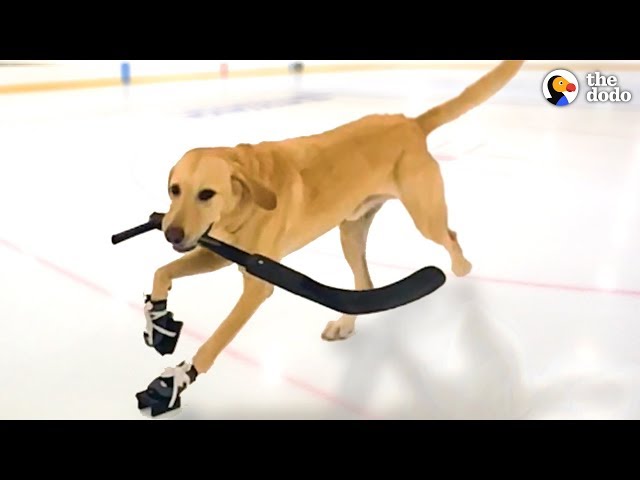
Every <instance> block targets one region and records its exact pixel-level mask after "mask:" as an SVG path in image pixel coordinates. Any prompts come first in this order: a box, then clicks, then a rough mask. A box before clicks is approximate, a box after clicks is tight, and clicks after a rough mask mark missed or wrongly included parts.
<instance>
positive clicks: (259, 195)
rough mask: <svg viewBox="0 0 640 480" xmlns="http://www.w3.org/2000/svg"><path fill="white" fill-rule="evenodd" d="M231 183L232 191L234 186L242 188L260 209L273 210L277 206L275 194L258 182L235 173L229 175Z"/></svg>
mask: <svg viewBox="0 0 640 480" xmlns="http://www.w3.org/2000/svg"><path fill="white" fill-rule="evenodd" d="M231 182H232V183H233V184H234V189H235V188H237V187H236V186H238V187H240V188H244V189H245V190H246V191H247V192H248V193H249V195H250V196H251V198H252V199H253V201H254V202H255V204H256V205H258V206H259V207H260V208H264V209H265V210H273V209H274V208H276V206H277V205H278V199H277V197H276V194H275V193H273V191H271V190H270V189H269V188H267V187H266V186H264V185H263V184H262V183H261V182H259V181H256V180H254V179H252V178H250V177H248V176H246V175H244V174H242V173H240V172H237V171H236V172H234V173H233V174H232V175H231Z"/></svg>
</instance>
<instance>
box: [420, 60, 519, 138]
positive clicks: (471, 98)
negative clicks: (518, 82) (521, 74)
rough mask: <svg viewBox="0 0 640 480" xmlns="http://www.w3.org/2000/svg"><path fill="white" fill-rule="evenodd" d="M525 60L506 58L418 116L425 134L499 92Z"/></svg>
mask: <svg viewBox="0 0 640 480" xmlns="http://www.w3.org/2000/svg"><path fill="white" fill-rule="evenodd" d="M523 63H524V61H523V60H505V61H503V62H501V63H500V64H499V65H498V66H497V67H495V68H494V69H493V70H491V71H490V72H488V73H487V74H485V75H484V76H483V77H482V78H480V79H479V80H477V81H476V82H474V83H472V84H471V85H469V86H468V87H467V88H465V89H464V91H463V92H462V93H461V94H460V95H458V96H457V97H455V98H452V99H451V100H449V101H446V102H444V103H441V104H440V105H438V106H436V107H433V108H431V109H430V110H428V111H426V112H425V113H423V114H422V115H420V116H419V117H417V118H416V120H417V122H418V125H420V127H421V128H422V130H423V131H424V133H425V135H428V134H429V133H431V132H432V131H434V130H435V129H436V128H438V127H440V126H442V125H444V124H445V123H449V122H451V121H453V120H455V119H456V118H458V117H460V116H461V115H463V114H465V113H467V112H468V111H469V110H471V109H473V108H475V107H477V106H478V105H480V104H482V103H484V102H486V101H487V100H489V98H491V97H492V96H493V95H495V94H496V93H498V92H499V91H500V90H501V89H502V88H503V87H504V86H505V85H506V84H507V83H509V80H511V79H512V78H513V77H515V75H516V73H518V71H519V70H520V67H522V64H523Z"/></svg>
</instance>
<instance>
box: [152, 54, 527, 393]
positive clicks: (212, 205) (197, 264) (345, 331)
mask: <svg viewBox="0 0 640 480" xmlns="http://www.w3.org/2000/svg"><path fill="white" fill-rule="evenodd" d="M522 64H523V61H504V62H501V63H500V64H499V65H497V66H496V67H495V68H494V69H493V70H491V71H490V72H488V73H487V74H485V75H484V76H483V77H482V78H480V79H479V80H477V81H476V82H475V83H473V84H472V85H470V86H469V87H467V88H466V89H465V90H464V91H463V92H462V93H461V94H460V95H458V96H457V97H455V98H453V99H451V100H449V101H447V102H445V103H443V104H441V105H438V106H436V107H434V108H431V109H430V110H428V111H427V112H425V113H423V114H422V115H420V116H418V117H417V118H407V117H405V116H404V115H371V116H367V117H364V118H362V119H360V120H357V121H354V122H351V123H348V124H346V125H343V126H340V127H338V128H336V129H334V130H330V131H327V132H324V133H320V134H317V135H312V136H307V137H300V138H293V139H288V140H283V141H271V142H263V143H259V144H256V145H247V144H241V145H238V146H236V147H220V148H197V149H194V150H190V151H188V152H187V153H185V155H184V156H183V157H182V158H181V159H180V160H179V161H178V162H177V164H176V165H175V166H174V167H173V168H172V169H171V172H170V174H169V182H168V189H169V195H170V198H171V207H170V209H169V211H168V212H167V214H166V215H165V216H164V219H163V223H162V230H163V232H164V235H165V237H166V239H167V241H169V242H170V243H171V244H172V245H173V248H174V249H175V250H177V251H178V252H184V253H186V254H185V255H184V256H182V257H181V258H180V259H178V260H176V261H173V262H171V263H169V264H167V265H165V266H163V267H161V268H159V269H158V270H157V272H156V273H155V276H154V279H153V291H152V293H151V295H150V296H149V297H148V298H147V307H148V308H147V311H148V312H153V313H155V315H151V313H148V315H151V318H149V316H148V321H149V320H153V319H155V318H158V317H160V316H161V315H165V314H166V299H167V296H168V293H169V290H170V288H171V282H172V281H173V280H175V279H177V278H181V277H186V276H189V275H197V274H202V273H207V272H213V271H215V270H218V269H220V268H223V267H225V266H227V265H229V262H228V261H227V260H225V259H223V258H221V257H219V256H217V255H216V254H214V253H212V252H210V251H208V250H206V249H204V248H201V247H198V246H196V245H197V241H198V239H199V238H200V237H201V236H202V235H203V234H204V233H206V232H210V235H211V236H213V237H215V238H218V239H220V240H222V241H224V242H227V243H230V244H232V245H235V246H237V247H239V248H242V249H243V250H246V251H248V252H250V253H259V254H262V255H265V256H267V257H270V258H272V259H274V260H276V261H279V260H281V259H282V258H283V257H285V256H286V255H288V254H290V253H292V252H294V251H296V250H298V249H300V248H301V247H303V246H305V245H307V244H308V243H309V242H311V241H313V240H315V239H317V238H318V237H320V236H321V235H323V234H325V233H327V232H328V231H330V230H331V229H333V228H335V227H339V229H340V240H341V243H342V250H343V252H344V256H345V259H346V261H347V263H348V264H349V266H350V267H351V270H352V271H353V276H354V279H355V288H356V289H358V290H361V289H369V288H373V285H372V283H371V278H370V276H369V272H368V269H367V263H366V260H365V247H366V241H367V233H368V230H369V227H370V225H371V222H372V220H373V218H374V216H375V215H376V213H377V212H378V210H380V208H381V206H382V204H383V203H384V202H385V201H387V200H389V199H399V200H400V201H401V202H402V204H403V205H404V207H405V208H406V209H407V211H408V212H409V214H410V215H411V218H412V219H413V222H414V223H415V226H416V228H417V229H418V230H419V231H420V232H421V233H422V235H424V236H425V237H426V238H428V239H429V240H432V241H434V242H436V243H438V244H440V245H442V246H443V247H444V248H445V249H446V250H447V252H448V253H449V255H450V257H451V269H452V271H453V273H454V274H455V275H457V276H463V275H466V274H468V273H469V271H470V270H471V263H469V261H468V260H467V259H466V258H465V257H464V255H463V253H462V249H461V248H460V244H459V243H458V239H457V237H456V233H455V232H454V231H452V230H451V229H450V228H449V225H448V222H447V206H446V202H445V197H444V186H443V180H442V176H441V174H440V168H439V166H438V163H437V161H436V160H435V159H434V158H433V157H432V156H431V154H430V153H429V151H428V149H427V145H426V137H427V136H428V135H429V133H430V132H432V131H433V130H434V129H436V128H438V127H439V126H441V125H443V124H445V123H447V122H451V121H453V120H455V119H456V118H458V117H460V116H461V115H462V114H464V113H465V112H467V111H469V110H470V109H472V108H474V107H476V106H478V105H480V104H481V103H483V102H485V101H486V100H488V99H489V98H490V97H491V96H493V95H494V94H495V93H497V92H498V91H499V90H500V89H502V88H503V87H504V86H505V85H506V84H507V83H508V82H509V81H510V80H511V79H512V78H513V77H514V76H515V75H516V73H517V72H518V71H519V70H520V68H521V66H522ZM243 276H244V279H243V280H244V283H243V291H242V294H241V296H240V298H239V300H238V302H237V304H236V305H235V307H234V308H233V310H232V311H231V312H230V313H229V315H228V316H227V318H226V319H225V320H224V321H223V322H222V324H221V325H220V326H219V327H218V329H217V330H216V331H215V333H214V334H213V335H212V336H211V337H210V338H209V339H208V340H207V341H206V342H204V344H203V345H202V346H201V347H200V348H199V350H198V351H197V353H196V354H195V356H194V357H193V361H192V364H184V363H183V364H181V365H182V368H183V371H184V372H190V373H189V375H182V377H180V378H178V377H176V376H175V375H174V379H175V380H176V383H177V384H180V385H176V388H177V389H179V391H181V390H182V389H183V388H185V387H186V385H188V384H189V383H190V382H191V381H193V380H194V379H195V375H197V374H198V373H204V372H207V371H208V370H209V369H210V368H211V366H212V365H213V363H214V361H215V359H216V357H217V356H218V355H219V354H220V352H221V351H222V350H223V349H224V348H225V347H226V346H227V345H228V344H229V342H230V341H231V340H232V339H233V338H234V337H235V335H236V334H237V333H238V332H239V331H240V329H241V328H242V327H243V326H244V325H245V324H246V323H247V321H248V320H249V319H250V318H251V316H252V315H253V314H254V313H255V312H256V310H257V309H258V308H259V307H260V305H261V304H262V303H263V302H264V301H265V300H266V299H267V298H268V297H269V296H270V295H271V293H272V292H273V286H272V285H270V284H268V283H266V282H264V281H262V280H260V279H258V278H256V277H253V276H251V275H249V274H247V273H246V272H243ZM355 320H356V319H355V316H352V315H343V316H341V317H340V318H339V319H337V320H335V321H331V322H329V324H328V325H327V326H326V328H325V329H324V331H323V332H322V338H323V339H324V340H342V339H346V338H348V337H349V336H350V335H352V334H353V332H354V326H355ZM148 325H149V323H148ZM179 391H178V393H179ZM175 395H176V392H175V391H174V398H175Z"/></svg>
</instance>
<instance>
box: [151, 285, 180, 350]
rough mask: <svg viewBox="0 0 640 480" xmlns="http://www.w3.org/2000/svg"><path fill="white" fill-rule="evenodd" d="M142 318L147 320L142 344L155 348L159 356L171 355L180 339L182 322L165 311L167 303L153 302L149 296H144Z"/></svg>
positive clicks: (163, 301) (162, 301)
mask: <svg viewBox="0 0 640 480" xmlns="http://www.w3.org/2000/svg"><path fill="white" fill-rule="evenodd" d="M144 316H145V318H146V320H147V328H146V331H145V332H144V342H145V343H146V344H147V345H148V346H150V347H153V348H155V349H156V351H157V352H158V353H159V354H160V355H167V354H170V353H173V352H174V350H175V349H176V345H177V344H178V339H179V338H180V331H181V330H182V325H183V322H178V321H176V320H174V319H173V313H171V312H169V311H167V301H166V300H159V301H156V302H153V301H152V300H151V295H147V296H145V302H144Z"/></svg>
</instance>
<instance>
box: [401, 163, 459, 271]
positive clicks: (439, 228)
mask: <svg viewBox="0 0 640 480" xmlns="http://www.w3.org/2000/svg"><path fill="white" fill-rule="evenodd" d="M397 185H398V188H399V190H400V200H401V201H402V204H403V205H404V206H405V208H406V209H407V211H408V212H409V215H411V218H412V220H413V222H414V224H415V226H416V227H417V228H418V230H419V231H420V233H422V235H424V236H425V237H426V238H428V239H430V240H432V241H434V242H435V243H437V244H439V245H442V246H443V247H444V248H446V249H447V252H448V253H449V256H450V257H451V270H452V271H453V273H454V274H455V275H456V276H459V277H462V276H465V275H467V274H468V273H469V272H470V271H471V263H470V262H469V261H468V260H467V259H466V258H465V257H464V254H463V253H462V248H461V247H460V244H459V243H458V238H457V234H456V232H454V231H452V230H450V229H449V226H448V213H447V204H446V201H445V197H444V181H443V179H442V174H441V173H440V166H439V165H438V163H437V162H436V160H435V159H434V158H433V157H432V156H431V155H430V154H429V153H428V152H422V153H420V154H417V155H414V156H408V155H407V156H406V157H405V158H403V159H402V160H400V162H399V164H398V166H397Z"/></svg>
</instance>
